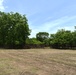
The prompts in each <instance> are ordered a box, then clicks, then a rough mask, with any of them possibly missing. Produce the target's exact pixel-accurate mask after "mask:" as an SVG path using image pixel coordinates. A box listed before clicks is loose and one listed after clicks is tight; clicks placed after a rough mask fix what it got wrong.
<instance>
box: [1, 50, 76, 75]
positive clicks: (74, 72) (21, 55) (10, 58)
mask: <svg viewBox="0 0 76 75" xmlns="http://www.w3.org/2000/svg"><path fill="white" fill-rule="evenodd" d="M0 75H76V50H58V49H21V50H20V49H18V50H15V49H0Z"/></svg>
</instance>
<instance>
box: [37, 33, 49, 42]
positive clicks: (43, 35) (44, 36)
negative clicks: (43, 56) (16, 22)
mask: <svg viewBox="0 0 76 75" xmlns="http://www.w3.org/2000/svg"><path fill="white" fill-rule="evenodd" d="M36 38H37V40H39V41H41V42H44V40H46V39H48V38H49V33H47V32H39V33H37V34H36Z"/></svg>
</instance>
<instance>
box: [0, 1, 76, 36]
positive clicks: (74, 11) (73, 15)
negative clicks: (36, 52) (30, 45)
mask: <svg viewBox="0 0 76 75" xmlns="http://www.w3.org/2000/svg"><path fill="white" fill-rule="evenodd" d="M0 11H3V12H11V11H12V12H19V13H20V14H22V15H24V14H25V15H26V17H27V19H28V25H29V28H30V29H31V31H32V32H31V36H30V37H35V36H36V34H37V33H38V32H48V33H49V34H53V33H56V32H57V31H58V30H59V29H65V30H71V31H73V30H74V26H76V0H0Z"/></svg>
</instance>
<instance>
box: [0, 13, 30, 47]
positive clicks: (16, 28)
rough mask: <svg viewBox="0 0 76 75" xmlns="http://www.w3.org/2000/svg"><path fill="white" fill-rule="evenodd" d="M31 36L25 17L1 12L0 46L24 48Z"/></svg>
mask: <svg viewBox="0 0 76 75" xmlns="http://www.w3.org/2000/svg"><path fill="white" fill-rule="evenodd" d="M29 35H30V29H29V26H28V23H27V18H26V16H25V15H21V14H19V13H17V12H16V13H13V12H11V13H5V12H0V44H1V45H3V46H12V47H14V46H17V45H19V46H23V45H25V40H26V39H27V38H28V36H29Z"/></svg>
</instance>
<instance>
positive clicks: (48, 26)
mask: <svg viewBox="0 0 76 75" xmlns="http://www.w3.org/2000/svg"><path fill="white" fill-rule="evenodd" d="M75 19H76V16H71V17H68V16H65V17H61V18H59V19H56V20H54V21H49V22H46V23H44V24H42V25H41V26H38V28H35V27H33V28H32V33H31V37H33V36H35V35H36V33H38V32H41V31H45V32H49V33H55V32H56V31H57V30H58V29H66V30H72V31H73V30H74V26H75V25H76V23H75V24H74V25H73V22H72V21H73V20H75ZM69 22H71V26H70V25H69V26H68V25H67V23H68V24H69Z"/></svg>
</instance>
